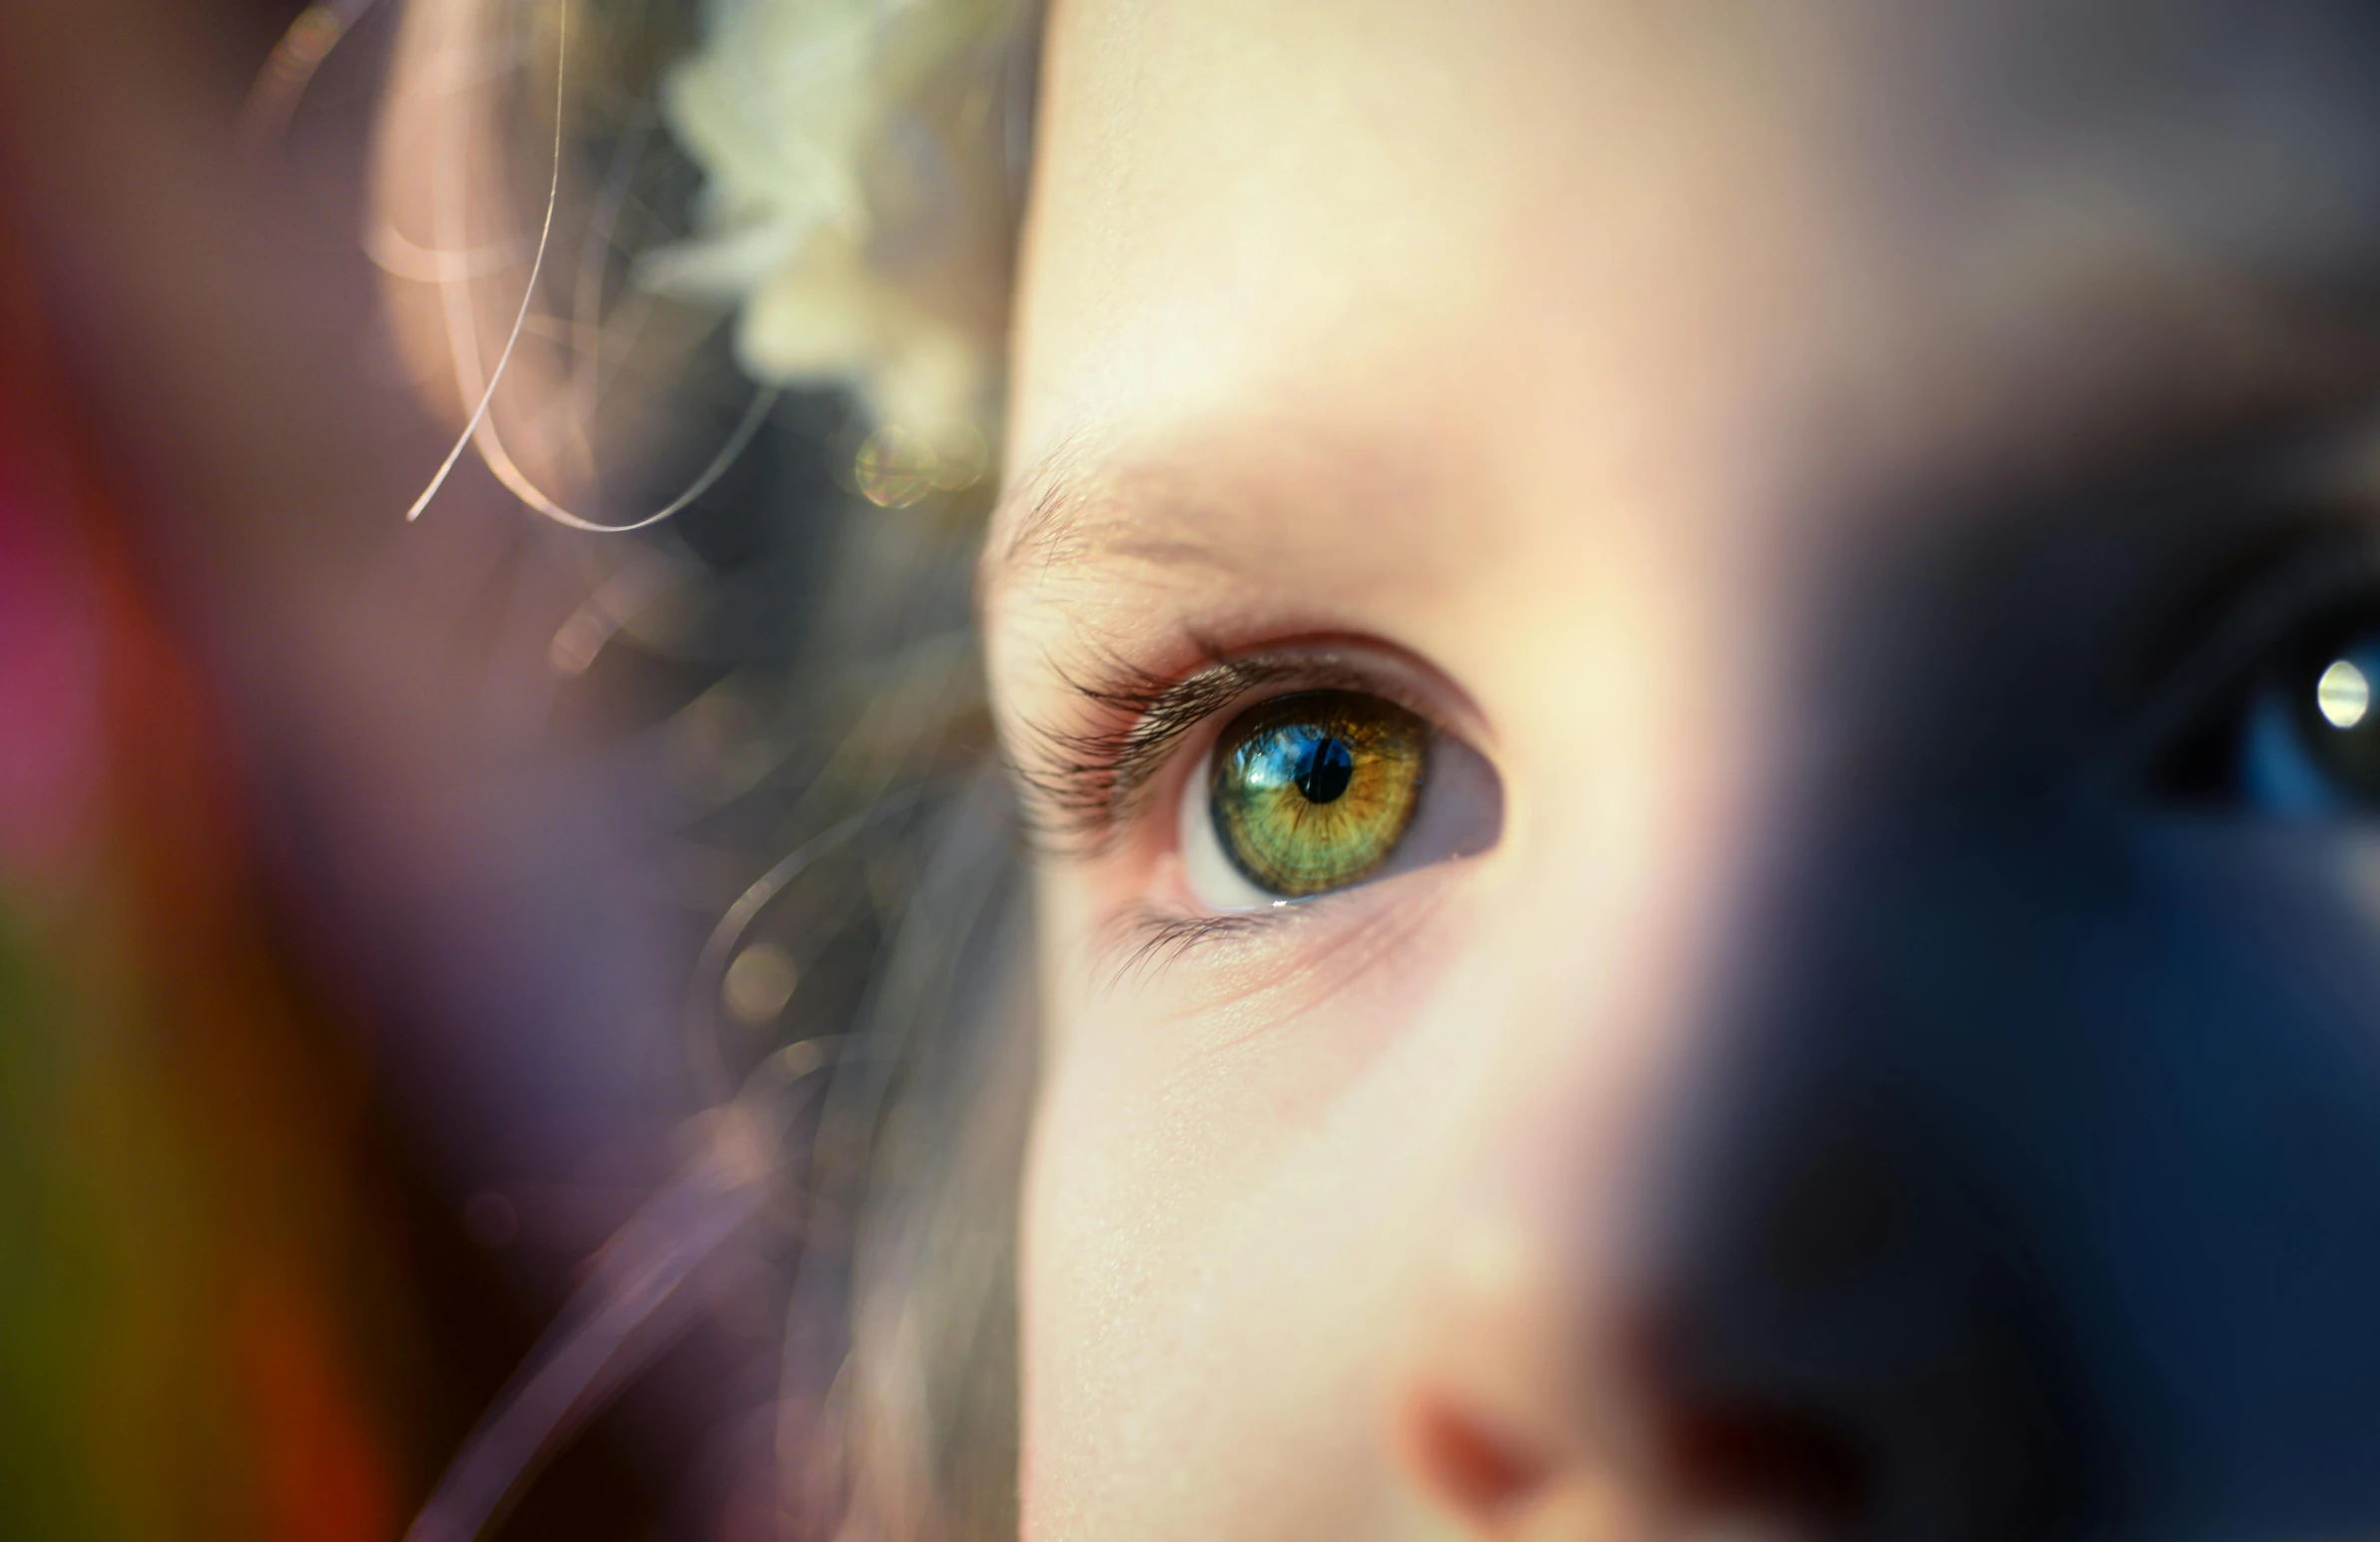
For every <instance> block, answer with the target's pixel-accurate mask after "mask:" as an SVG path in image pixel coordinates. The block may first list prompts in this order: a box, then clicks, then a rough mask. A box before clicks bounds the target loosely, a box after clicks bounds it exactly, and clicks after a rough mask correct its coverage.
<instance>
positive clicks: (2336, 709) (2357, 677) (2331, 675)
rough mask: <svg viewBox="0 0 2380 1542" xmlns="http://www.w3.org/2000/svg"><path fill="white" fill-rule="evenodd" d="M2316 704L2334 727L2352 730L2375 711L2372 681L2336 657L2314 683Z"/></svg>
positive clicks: (2360, 671) (2324, 718)
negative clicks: (2366, 715)
mask: <svg viewBox="0 0 2380 1542" xmlns="http://www.w3.org/2000/svg"><path fill="white" fill-rule="evenodd" d="M2314 705H2315V706H2316V707H2318V708H2320V709H2321V711H2322V717H2323V720H2324V721H2325V722H2327V723H2328V724H2329V725H2330V726H2331V727H2332V728H2334V729H2351V728H2353V727H2355V726H2356V725H2357V724H2359V723H2361V722H2363V720H2364V714H2366V713H2368V712H2370V711H2371V710H2372V683H2371V682H2370V681H2368V680H2366V679H2364V674H2363V671H2362V670H2359V669H2357V668H2356V667H2355V666H2354V665H2353V664H2351V663H2349V662H2348V661H2347V660H2345V659H2334V660H2332V661H2331V665H2330V668H2328V669H2326V670H2324V671H2323V672H2322V679H2321V680H2320V681H2318V682H2316V683H2315V686H2314Z"/></svg>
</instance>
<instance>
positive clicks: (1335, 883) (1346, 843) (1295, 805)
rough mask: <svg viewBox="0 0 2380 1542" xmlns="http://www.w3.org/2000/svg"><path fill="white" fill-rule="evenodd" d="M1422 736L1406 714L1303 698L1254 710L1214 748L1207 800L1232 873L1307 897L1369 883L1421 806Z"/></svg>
mask: <svg viewBox="0 0 2380 1542" xmlns="http://www.w3.org/2000/svg"><path fill="white" fill-rule="evenodd" d="M1428 746H1429V733H1428V731H1427V730H1426V729H1425V728H1424V727H1423V725H1422V720H1421V719H1419V718H1417V717H1415V716H1414V715H1413V714H1412V713H1409V712H1407V711H1406V710H1405V709H1404V708H1402V707H1395V706H1392V705H1390V704H1389V703H1387V702H1384V701H1382V700H1380V699H1379V698H1378V697H1371V696H1365V695H1362V694H1361V693H1359V692H1354V691H1308V692H1302V693H1300V694H1298V695H1296V696H1285V697H1279V698H1276V699H1275V700H1273V701H1270V702H1266V703H1264V704H1262V705H1261V706H1257V707H1252V708H1250V709H1249V710H1248V711H1246V712H1244V713H1242V714H1241V715H1240V716H1239V717H1238V718H1236V719H1234V720H1232V723H1231V726H1230V727H1228V728H1226V729H1225V730H1224V731H1223V738H1222V740H1221V741H1220V742H1219V743H1218V744H1217V745H1216V747H1215V766H1214V772H1213V776H1212V778H1211V780H1210V781H1209V783H1208V793H1207V799H1208V802H1209V804H1210V806H1211V807H1212V808H1213V810H1214V815H1215V833H1216V835H1217V837H1218V838H1219V839H1220V840H1221V841H1222V843H1223V849H1224V851H1225V852H1226V853H1227V854H1228V855H1229V856H1230V857H1231V861H1232V865H1233V866H1235V867H1237V868H1239V870H1240V872H1241V873H1242V874H1243V875H1244V876H1245V877H1246V878H1247V879H1248V881H1249V882H1251V883H1254V884H1255V885H1256V886H1257V887H1258V888H1260V889H1263V890H1265V891H1266V892H1267V893H1270V894H1278V895H1280V896H1281V897H1283V898H1285V899H1303V898H1305V897H1306V896H1307V895H1309V894H1321V893H1325V892H1327V891H1329V890H1331V889H1336V888H1345V887H1346V886H1347V885H1348V884H1350V883H1354V882H1357V881H1358V880H1360V879H1363V878H1366V877H1369V876H1371V875H1372V874H1373V873H1374V872H1376V871H1378V870H1379V868H1380V866H1381V864H1382V863H1384V862H1386V861H1387V860H1388V859H1389V857H1390V855H1391V854H1392V853H1394V852H1395V851H1396V849H1397V842H1398V841H1399V840H1401V839H1403V838H1404V836H1405V830H1406V826H1407V825H1409V824H1411V823H1412V822H1413V814H1414V807H1415V805H1416V804H1417V803H1419V802H1420V801H1421V791H1422V780H1423V771H1424V770H1425V768H1426V765H1427V762H1428Z"/></svg>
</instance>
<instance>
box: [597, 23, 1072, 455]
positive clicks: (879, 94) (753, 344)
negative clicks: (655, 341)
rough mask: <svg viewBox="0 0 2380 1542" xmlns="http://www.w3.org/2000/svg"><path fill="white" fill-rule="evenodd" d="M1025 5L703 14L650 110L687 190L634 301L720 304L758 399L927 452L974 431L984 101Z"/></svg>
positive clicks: (988, 329)
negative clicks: (839, 403) (812, 403)
mask: <svg viewBox="0 0 2380 1542" xmlns="http://www.w3.org/2000/svg"><path fill="white" fill-rule="evenodd" d="M1027 10H1028V7H1027V5H1026V4H1025V3H1024V0H716V3H715V4H714V5H713V7H712V10H711V12H710V16H709V19H708V24H707V27H706V29H705V37H704V42H703V46H702V47H701V49H700V50H698V51H697V52H696V53H695V55H694V56H693V57H691V58H690V59H688V60H687V61H686V62H685V63H684V64H682V65H680V66H679V67H678V68H677V69H676V70H675V71H673V72H672V74H671V76H670V77H669V79H668V80H667V82H666V83H665V85H664V89H663V96H662V108H663V113H664V116H665V117H666V118H667V120H668V122H669V125H670V127H671V129H672V130H673V131H674V132H675V133H676V135H677V136H678V139H679V140H680V142H681V143H682V144H683V145H684V146H685V148H686V150H687V151H688V153H689V154H690V155H691V156H692V157H693V158H694V160H695V162H696V163H697V164H698V165H699V166H700V167H701V168H702V170H703V172H704V174H705V179H706V181H705V188H704V193H703V200H702V206H701V208H702V213H701V224H700V230H699V232H698V234H697V235H696V236H695V237H694V239H692V240H690V241H687V242H684V243H681V244H679V245H677V246H674V247H671V248H667V249H665V250H663V251H660V252H657V253H655V254H653V255H652V256H651V257H649V258H648V259H647V260H646V262H645V263H644V264H643V267H642V270H641V273H640V276H641V278H642V280H643V281H644V282H646V283H648V284H650V285H652V286H653V287H655V288H658V289H661V290H663V291H665V292H669V293H673V294H678V295H681V296H687V297H700V298H706V299H711V300H715V301H728V302H736V303H740V304H741V307H742V308H741V312H740V314H739V316H738V319H737V329H736V347H737V354H738V358H739V360H740V361H741V362H742V364H743V366H744V367H745V368H746V369H747V370H748V371H749V372H751V373H752V374H753V375H754V376H756V377H757V378H760V379H762V380H767V381H771V382H775V383H782V384H801V385H825V384H849V385H851V386H853V387H855V388H856V389H857V390H858V392H859V393H860V396H861V399H862V400H863V402H864V403H865V404H866V405H867V407H868V408H869V410H870V411H871V412H872V413H873V414H874V415H875V416H876V418H877V420H878V421H880V422H882V423H886V424H893V425H898V426H900V427H902V428H904V429H907V430H910V431H912V432H915V433H917V434H920V435H923V436H925V437H926V438H928V439H932V438H938V437H944V436H949V435H955V434H962V433H966V432H971V431H980V430H983V429H986V428H988V427H989V426H990V422H991V417H992V415H993V412H994V404H995V399H996V394H997V381H998V376H999V367H1000V361H999V357H998V354H999V349H1000V347H1001V344H1002V341H1003V339H1004V335H1005V326H1006V294H1007V284H1008V262H1009V257H1010V250H1009V249H1010V247H1011V245H1012V242H1013V234H1014V232H1013V226H1014V220H1015V209H1014V203H1015V200H1014V197H1013V184H1014V182H1015V180H1016V179H1015V175H1014V169H1013V168H1012V167H1011V166H1010V165H1009V164H1008V153H1009V146H1008V143H1007V137H1006V135H1005V132H1004V131H1005V128H1006V124H1005V122H1004V114H1005V112H1006V111H1009V110H1013V104H1003V102H1002V96H1003V92H1004V91H1006V90H1007V89H1008V87H1009V79H1010V77H1011V76H1012V75H1013V73H1014V72H1013V70H1012V68H1011V67H1012V65H1013V62H1014V59H1015V57H1016V56H1015V50H1016V49H1017V48H1019V47H1022V46H1028V45H1027V44H1026V42H1025V41H1024V40H1022V39H1020V37H1019V27H1020V25H1021V23H1022V22H1023V20H1024V19H1025V17H1026V13H1027Z"/></svg>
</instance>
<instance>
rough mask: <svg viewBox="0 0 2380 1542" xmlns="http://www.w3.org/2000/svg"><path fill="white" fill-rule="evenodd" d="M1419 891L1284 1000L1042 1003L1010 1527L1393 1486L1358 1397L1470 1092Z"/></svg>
mask: <svg viewBox="0 0 2380 1542" xmlns="http://www.w3.org/2000/svg"><path fill="white" fill-rule="evenodd" d="M1431 914H1432V916H1433V920H1432V923H1431V924H1430V925H1428V926H1423V927H1409V928H1404V929H1402V931H1401V935H1402V936H1403V938H1404V942H1403V945H1401V946H1399V947H1397V948H1396V949H1394V950H1393V952H1392V953H1391V954H1390V955H1389V956H1386V957H1382V958H1377V959H1376V960H1375V962H1374V963H1373V964H1372V966H1371V967H1370V968H1369V969H1367V970H1366V971H1364V972H1363V974H1362V975H1361V976H1359V977H1358V978H1356V979H1353V980H1348V981H1342V982H1340V983H1339V984H1338V987H1337V988H1335V989H1333V990H1331V991H1329V992H1328V993H1326V994H1324V995H1321V996H1319V997H1317V998H1314V999H1312V1000H1309V1001H1307V1002H1305V1003H1304V1004H1303V1005H1302V1006H1301V1007H1299V1008H1297V1009H1296V1010H1289V1009H1288V1007H1287V1004H1286V1003H1284V1002H1283V1001H1281V1000H1280V999H1279V998H1275V999H1274V1000H1273V1001H1272V1002H1271V1004H1270V1006H1265V1005H1258V1004H1255V1003H1253V1002H1250V1003H1241V1004H1240V1005H1241V1007H1242V1008H1244V1010H1235V1009H1234V1007H1233V1006H1231V1005H1228V1004H1227V1005H1222V1006H1213V1005H1210V1006H1207V1007H1205V1008H1203V1009H1201V1010H1194V1011H1187V1012H1183V1011H1174V1010H1160V1009H1159V1008H1158V1006H1157V1003H1156V1001H1155V999H1154V998H1155V997H1156V996H1157V995H1159V994H1161V991H1159V990H1158V989H1157V988H1156V987H1154V986H1151V987H1149V988H1146V989H1143V990H1141V991H1139V992H1137V993H1127V992H1123V991H1117V992H1110V993H1105V994H1104V995H1099V994H1092V995H1087V996H1082V997H1078V998H1076V999H1075V1000H1074V1001H1072V1002H1070V1003H1066V1004H1065V1005H1063V1006H1061V1008H1060V1017H1061V1020H1060V1021H1058V1022H1056V1023H1054V1024H1053V1025H1052V1027H1053V1030H1054V1031H1053V1034H1052V1041H1051V1042H1052V1044H1053V1046H1054V1048H1053V1054H1052V1058H1051V1063H1050V1065H1049V1068H1048V1075H1047V1079H1046V1081H1045V1083H1044V1088H1043V1101H1042V1106H1041V1109H1040V1113H1039V1118H1038V1122H1037V1126H1036V1132H1035V1141H1034V1151H1033V1156H1032V1161H1031V1164H1030V1167H1029V1170H1028V1175H1027V1193H1026V1238H1025V1258H1024V1279H1023V1289H1024V1314H1025V1322H1024V1332H1025V1338H1024V1348H1025V1367H1024V1369H1025V1393H1026V1410H1025V1411H1026V1418H1025V1439H1026V1450H1025V1502H1026V1508H1027V1519H1028V1526H1029V1531H1030V1534H1031V1535H1032V1536H1034V1537H1036V1538H1052V1537H1077V1536H1081V1537H1114V1536H1126V1535H1129V1536H1133V1537H1149V1538H1155V1537H1164V1536H1172V1535H1177V1534H1181V1535H1208V1536H1213V1535H1230V1536H1235V1537H1241V1538H1248V1539H1262V1538H1270V1537H1283V1538H1287V1537H1296V1536H1318V1535H1357V1534H1370V1528H1373V1527H1375V1526H1377V1525H1378V1524H1379V1520H1380V1517H1379V1513H1378V1512H1379V1509H1380V1507H1381V1506H1383V1505H1390V1506H1394V1505H1396V1504H1399V1503H1402V1502H1403V1501H1402V1500H1400V1499H1398V1498H1397V1497H1396V1486H1395V1485H1393V1484H1392V1483H1390V1482H1389V1481H1388V1475H1387V1472H1386V1470H1385V1465H1384V1456H1383V1448H1382V1444H1381V1438H1380V1437H1381V1430H1380V1428H1379V1427H1378V1420H1376V1419H1375V1418H1374V1417H1372V1414H1373V1412H1374V1411H1375V1410H1377V1409H1378V1408H1379V1407H1380V1406H1381V1404H1382V1394H1381V1391H1380V1387H1379V1385H1378V1382H1379V1380H1380V1378H1381V1377H1382V1376H1383V1375H1384V1374H1385V1372H1386V1371H1387V1369H1388V1368H1389V1367H1390V1365H1391V1364H1393V1363H1394V1361H1395V1358H1396V1356H1395V1355H1394V1354H1393V1353H1390V1352H1385V1351H1388V1350H1391V1349H1393V1347H1394V1345H1393V1342H1392V1340H1393V1339H1394V1338H1395V1337H1396V1335H1397V1334H1398V1333H1400V1332H1403V1331H1406V1330H1407V1327H1408V1324H1409V1323H1410V1317H1411V1313H1410V1310H1408V1309H1407V1307H1408V1302H1407V1296H1408V1294H1409V1292H1410V1288H1411V1282H1412V1280H1413V1279H1414V1277H1415V1273H1416V1272H1415V1269H1414V1265H1413V1261H1414V1259H1415V1258H1416V1256H1417V1254H1418V1252H1419V1249H1420V1246H1421V1244H1422V1243H1423V1242H1424V1241H1425V1240H1426V1238H1427V1236H1428V1235H1429V1227H1428V1226H1427V1224H1426V1218H1429V1217H1433V1216H1435V1215H1438V1214H1443V1208H1442V1205H1441V1204H1440V1203H1439V1202H1438V1201H1436V1200H1435V1199H1433V1198H1432V1197H1431V1196H1430V1195H1429V1193H1428V1192H1427V1186H1429V1185H1430V1184H1432V1183H1443V1182H1444V1181H1445V1175H1446V1174H1447V1173H1448V1172H1450V1171H1451V1170H1453V1168H1454V1167H1455V1166H1457V1164H1452V1163H1450V1162H1449V1161H1448V1156H1449V1153H1450V1150H1451V1148H1452V1146H1453V1145H1454V1144H1456V1137H1455V1134H1454V1122H1455V1120H1456V1117H1457V1113H1456V1111H1457V1110H1459V1109H1461V1108H1462V1107H1464V1106H1465V1105H1466V1104H1467V1103H1474V1102H1476V1101H1477V1100H1476V1099H1472V1098H1467V1097H1466V1096H1465V1094H1464V1093H1463V1091H1462V1089H1461V1088H1460V1086H1458V1085H1456V1083H1457V1082H1459V1081H1460V1076H1456V1077H1450V1076H1449V1074H1448V1072H1449V1067H1448V1065H1447V1063H1446V1056H1445V1054H1444V1046H1445V1045H1447V1044H1449V1043H1451V1042H1455V1041H1459V1040H1460V1039H1462V1038H1464V1037H1467V1036H1468V1034H1469V1031H1470V1030H1471V1029H1472V1028H1473V1027H1474V1026H1475V1025H1472V1024H1469V1023H1467V1022H1464V1021H1462V1020H1460V1019H1461V1018H1462V1017H1463V1016H1464V1015H1465V1013H1466V1009H1467V1007H1468V1006H1470V1005H1472V1004H1475V1003H1476V1000H1477V998H1476V993H1475V992H1473V991H1468V990H1465V989H1463V988H1461V986H1460V984H1459V977H1460V976H1461V975H1463V974H1464V973H1465V972H1466V956H1467V950H1466V949H1465V948H1464V947H1463V946H1462V945H1461V938H1462V936H1463V934H1464V932H1463V928H1462V927H1461V925H1460V924H1459V921H1460V907H1459V906H1458V905H1454V904H1446V905H1441V906H1438V907H1435V908H1434V909H1433V910H1432V911H1431ZM1176 967H1180V966H1179V965H1177V966H1176ZM1275 1009H1279V1010H1278V1011H1276V1010H1275ZM1456 1069H1457V1071H1458V1072H1460V1070H1461V1069H1462V1067H1461V1066H1460V1065H1458V1066H1457V1067H1456ZM1185 1485H1186V1486H1185Z"/></svg>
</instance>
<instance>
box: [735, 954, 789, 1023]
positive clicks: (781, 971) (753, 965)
mask: <svg viewBox="0 0 2380 1542" xmlns="http://www.w3.org/2000/svg"><path fill="white" fill-rule="evenodd" d="M800 980H801V975H800V973H799V972H798V971H797V970H796V969H795V968H794V961H793V960H792V959H791V958H789V957H787V956H786V952H785V949H783V948H781V947H779V946H777V945H776V944H775V943H773V942H760V943H755V944H754V945H753V946H751V947H748V948H746V949H745V950H744V951H743V952H741V953H738V954H737V955H736V961H735V962H734V963H732V964H729V965H728V966H727V978H726V979H724V980H722V981H721V982H720V985H719V996H720V1000H721V1001H722V1002H723V1003H724V1004H725V1005H726V1007H727V1010H728V1015H729V1016H730V1017H733V1018H734V1019H736V1021H738V1022H740V1023H749V1024H754V1025H758V1024H761V1023H766V1022H769V1021H771V1020H772V1019H774V1018H775V1017H776V1016H777V1014H778V1013H780V1012H782V1011H784V1010H785V1004H786V1003H787V1002H789V1001H791V1000H793V999H794V986H795V985H797V984H798V983H800Z"/></svg>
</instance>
